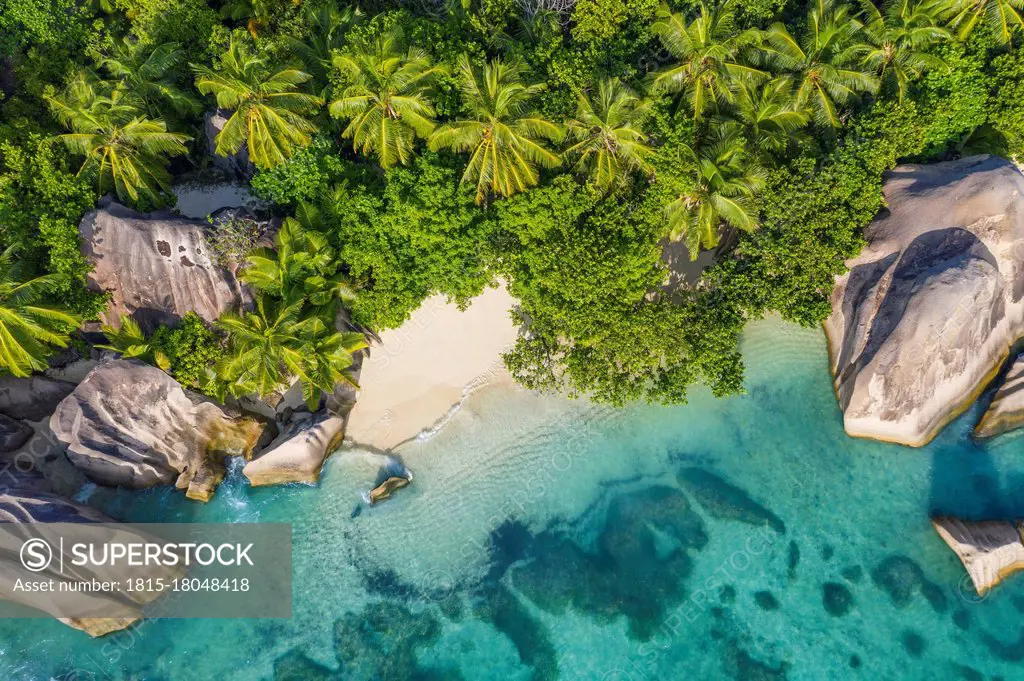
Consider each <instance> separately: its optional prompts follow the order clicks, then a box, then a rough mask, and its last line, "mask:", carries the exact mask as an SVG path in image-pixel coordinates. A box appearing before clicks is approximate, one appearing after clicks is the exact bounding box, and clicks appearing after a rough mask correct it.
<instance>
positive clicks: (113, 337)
mask: <svg viewBox="0 0 1024 681" xmlns="http://www.w3.org/2000/svg"><path fill="white" fill-rule="evenodd" d="M103 335H105V336H106V337H107V342H106V343H105V344H102V345H97V346H96V347H98V348H102V349H104V350H113V351H114V352H117V353H119V354H120V355H121V357H124V358H126V359H128V358H135V359H139V360H141V361H143V362H147V363H149V364H153V365H155V366H157V367H159V368H161V369H163V370H164V371H166V372H167V373H169V374H170V375H171V376H173V377H174V378H175V379H176V380H177V381H178V383H181V384H182V385H183V386H185V387H186V388H190V389H192V390H200V389H202V388H203V387H204V382H205V381H206V379H207V376H208V375H209V373H210V372H211V371H212V370H213V368H214V366H215V365H216V364H217V363H218V362H220V361H221V360H223V358H224V343H223V338H222V337H221V336H220V335H219V334H218V333H217V332H216V331H214V330H213V329H211V328H210V326H209V325H208V324H207V323H206V322H204V321H203V320H202V318H200V317H199V315H197V314H196V313H195V312H188V313H186V314H185V316H184V317H182V318H181V321H180V322H179V323H178V324H176V325H174V326H161V327H159V328H158V329H157V330H156V331H154V332H153V333H152V334H151V335H146V333H145V332H144V331H143V330H142V328H141V327H140V326H139V324H138V322H136V321H135V320H134V319H133V318H132V317H130V316H128V315H121V321H120V323H119V324H118V326H116V327H114V326H111V325H108V324H104V325H103Z"/></svg>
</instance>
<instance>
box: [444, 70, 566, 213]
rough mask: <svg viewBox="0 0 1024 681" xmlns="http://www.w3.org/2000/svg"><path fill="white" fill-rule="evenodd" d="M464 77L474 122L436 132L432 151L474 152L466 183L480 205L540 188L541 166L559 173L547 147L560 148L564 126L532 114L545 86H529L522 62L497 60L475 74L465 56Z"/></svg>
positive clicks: (466, 99) (464, 177) (450, 125)
mask: <svg viewBox="0 0 1024 681" xmlns="http://www.w3.org/2000/svg"><path fill="white" fill-rule="evenodd" d="M459 71H460V73H461V75H462V94H463V105H464V106H465V108H466V109H467V110H468V112H469V115H470V118H469V120H460V121H454V122H452V123H446V124H445V125H442V126H441V127H439V128H438V129H437V130H435V131H434V134H433V135H431V137H430V142H429V146H430V149H431V150H433V151H437V150H438V149H451V150H453V151H456V152H461V151H469V152H471V156H470V159H469V165H468V166H467V167H466V171H465V172H464V173H463V175H462V181H463V182H476V202H477V203H483V202H484V201H485V200H486V199H487V197H488V195H490V194H497V195H499V196H511V195H512V194H515V193H516V192H520V191H523V190H525V189H526V188H527V187H531V186H533V185H535V184H537V181H538V173H537V166H538V165H540V166H542V167H545V168H554V167H556V166H558V165H559V163H560V159H559V157H558V155H557V154H554V153H552V152H551V151H549V150H548V149H546V148H545V147H544V146H543V143H542V142H543V141H544V140H550V141H553V142H558V141H559V140H561V138H562V136H563V133H562V130H561V128H560V127H559V126H557V125H555V124H554V123H552V122H551V121H548V120H545V119H544V118H541V117H540V116H538V115H537V114H535V113H533V112H532V111H531V107H530V103H531V102H532V101H533V99H534V97H536V96H537V95H538V94H540V92H541V91H542V90H543V89H544V86H543V85H541V84H531V85H527V84H525V83H523V82H522V78H523V76H524V69H523V66H522V64H521V63H520V62H512V63H508V64H506V63H504V62H502V61H501V60H500V59H494V60H492V61H490V62H489V63H487V64H484V65H483V66H482V67H480V68H475V67H473V66H472V65H470V63H469V58H468V57H467V56H466V55H462V57H460V59H459Z"/></svg>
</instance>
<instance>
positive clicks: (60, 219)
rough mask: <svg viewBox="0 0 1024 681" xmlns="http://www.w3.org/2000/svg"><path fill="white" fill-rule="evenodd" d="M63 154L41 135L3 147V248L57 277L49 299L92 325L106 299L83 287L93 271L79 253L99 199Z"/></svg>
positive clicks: (0, 187) (0, 199)
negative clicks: (82, 231) (84, 223)
mask: <svg viewBox="0 0 1024 681" xmlns="http://www.w3.org/2000/svg"><path fill="white" fill-rule="evenodd" d="M58 152H59V150H58V149H55V148H54V147H53V146H52V145H49V144H47V143H45V142H44V141H43V140H42V138H41V137H40V136H39V135H38V134H37V133H29V134H28V135H27V136H25V137H24V138H23V140H22V142H21V144H15V143H14V141H13V140H12V141H8V142H2V143H0V246H2V247H3V248H7V247H11V246H17V247H19V248H20V251H19V259H21V260H22V261H23V262H24V263H26V264H27V266H30V267H31V271H32V272H35V273H50V274H52V275H54V280H53V281H52V283H51V284H50V288H49V296H50V299H51V300H52V301H53V302H56V303H58V304H59V305H61V306H63V307H67V308H69V309H71V310H73V311H74V312H75V313H76V314H78V315H80V316H82V317H83V318H85V319H91V318H93V317H95V316H96V315H97V314H98V313H99V312H100V311H101V310H102V309H103V308H104V307H105V304H106V302H105V301H106V299H105V296H103V295H100V294H92V293H89V292H87V291H86V290H85V289H84V287H83V280H84V278H85V275H86V273H88V271H89V270H90V269H91V267H90V266H89V264H88V263H87V262H86V261H85V258H84V257H82V254H81V250H80V249H79V245H78V222H79V220H80V219H81V217H82V214H84V213H85V212H86V211H88V210H89V209H90V208H92V204H93V201H94V200H95V194H94V193H93V190H92V189H91V188H90V187H89V183H88V182H86V181H85V180H84V179H83V178H80V177H77V176H75V175H74V174H72V173H70V172H68V169H67V164H66V162H65V159H64V158H63V157H62V156H61V155H60V154H59V153H58Z"/></svg>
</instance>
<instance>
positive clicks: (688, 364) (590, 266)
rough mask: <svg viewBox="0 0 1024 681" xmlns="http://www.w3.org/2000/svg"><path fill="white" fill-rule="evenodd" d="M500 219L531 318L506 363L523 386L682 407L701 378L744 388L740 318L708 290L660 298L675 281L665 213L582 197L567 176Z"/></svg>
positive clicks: (719, 387) (510, 266) (503, 210)
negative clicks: (664, 248)
mask: <svg viewBox="0 0 1024 681" xmlns="http://www.w3.org/2000/svg"><path fill="white" fill-rule="evenodd" d="M498 215H499V218H500V222H501V224H502V227H503V229H504V230H506V231H507V234H506V237H507V238H509V239H512V240H513V245H512V246H511V247H510V248H509V249H508V251H507V256H506V258H505V259H504V261H503V266H502V269H503V271H504V274H505V276H506V277H508V279H509V289H510V291H511V292H512V294H513V295H514V296H516V298H518V299H519V301H520V305H521V310H522V316H523V318H524V319H525V320H528V328H529V333H528V334H527V335H525V336H523V337H521V338H520V339H519V340H518V342H517V344H516V347H515V348H514V349H513V351H512V352H511V353H509V355H507V356H506V362H507V364H508V366H509V368H510V369H511V371H512V373H513V375H515V376H516V378H517V380H519V381H520V382H521V383H523V385H525V386H527V387H529V388H534V389H540V390H562V391H568V392H570V393H572V394H587V395H591V396H593V397H595V398H596V399H599V400H602V401H607V402H611V403H613V404H623V403H625V402H627V401H630V400H635V399H648V400H652V401H659V402H682V401H685V398H686V393H687V387H688V385H689V384H690V383H692V382H694V381H696V380H703V381H704V382H705V383H707V384H708V385H709V386H710V387H711V388H712V390H713V391H714V392H715V393H716V394H727V393H730V392H735V391H737V390H739V389H740V376H741V363H740V358H739V355H738V353H737V352H736V346H735V342H736V337H737V334H738V333H739V330H740V328H741V327H742V320H741V318H740V317H739V316H738V315H737V314H735V312H732V311H730V309H729V308H728V307H727V306H722V307H713V308H712V307H706V302H707V301H705V300H704V299H703V298H702V297H701V295H700V294H694V295H693V296H692V297H687V298H686V299H685V300H684V301H682V302H681V303H678V302H676V301H672V300H670V299H669V298H667V297H663V296H658V295H653V296H652V295H651V291H656V290H657V289H658V287H660V286H661V285H662V284H663V283H664V281H665V279H666V276H667V272H666V271H665V268H664V265H662V264H661V262H660V250H661V249H660V247H659V246H658V244H657V241H656V234H657V233H658V232H659V231H660V228H659V226H658V224H657V223H658V221H659V214H658V210H657V207H655V208H654V209H653V210H652V209H650V208H646V207H645V206H642V205H640V206H638V205H633V204H631V202H630V201H629V200H628V197H627V196H609V197H602V196H601V195H600V194H599V193H597V192H594V191H585V190H583V191H581V189H580V188H579V187H578V186H576V185H575V184H574V183H573V182H572V181H571V180H570V179H569V178H567V177H564V176H563V177H560V178H557V179H556V180H554V182H552V183H551V184H549V185H547V186H545V187H542V188H540V189H537V190H534V191H532V192H530V193H528V194H525V195H522V196H520V197H516V198H515V199H514V200H511V201H508V202H504V203H502V204H500V205H499V206H498ZM705 308H706V309H705ZM704 311H706V312H708V313H710V314H708V315H707V316H704V315H703V312H704Z"/></svg>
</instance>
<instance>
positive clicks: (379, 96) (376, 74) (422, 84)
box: [330, 26, 438, 168]
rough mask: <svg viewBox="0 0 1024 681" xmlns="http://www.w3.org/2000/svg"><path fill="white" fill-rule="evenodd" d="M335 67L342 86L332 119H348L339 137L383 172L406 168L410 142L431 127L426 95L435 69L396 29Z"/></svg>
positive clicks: (360, 44)
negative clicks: (374, 161)
mask: <svg viewBox="0 0 1024 681" xmlns="http://www.w3.org/2000/svg"><path fill="white" fill-rule="evenodd" d="M334 65H335V67H336V68H337V69H338V70H339V71H340V72H341V75H342V78H343V79H344V81H345V83H346V85H345V87H344V88H343V89H341V91H340V93H339V94H338V98H337V99H335V100H334V101H333V102H331V106H330V112H331V115H332V116H334V117H336V118H345V119H348V120H349V124H348V125H347V126H346V127H345V130H344V131H342V133H341V136H342V137H344V138H347V139H348V138H350V139H351V140H352V148H353V150H354V151H356V152H358V153H361V154H363V155H369V154H373V155H374V156H375V157H376V158H377V162H378V163H380V165H381V167H382V168H389V167H391V166H392V165H394V164H395V163H400V164H403V165H404V164H406V163H408V162H409V159H410V158H411V155H412V149H413V143H414V141H415V140H416V139H417V138H420V139H425V138H426V137H428V136H429V135H430V133H432V132H433V131H434V127H435V123H434V115H435V111H434V106H433V104H432V103H431V101H430V96H429V94H430V88H431V84H432V80H433V78H434V77H435V75H436V74H437V73H438V69H437V67H435V66H434V65H433V64H431V63H430V58H429V57H428V56H427V53H426V51H424V50H421V49H419V48H416V47H409V46H408V45H407V44H406V42H405V34H404V33H403V32H402V31H401V29H400V28H398V27H397V26H396V27H393V28H392V29H391V30H389V31H388V32H386V33H383V34H381V35H378V36H377V37H376V39H375V40H373V41H372V42H363V41H359V42H356V43H355V44H354V45H353V46H352V52H351V53H342V54H339V55H337V56H335V58H334Z"/></svg>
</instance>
